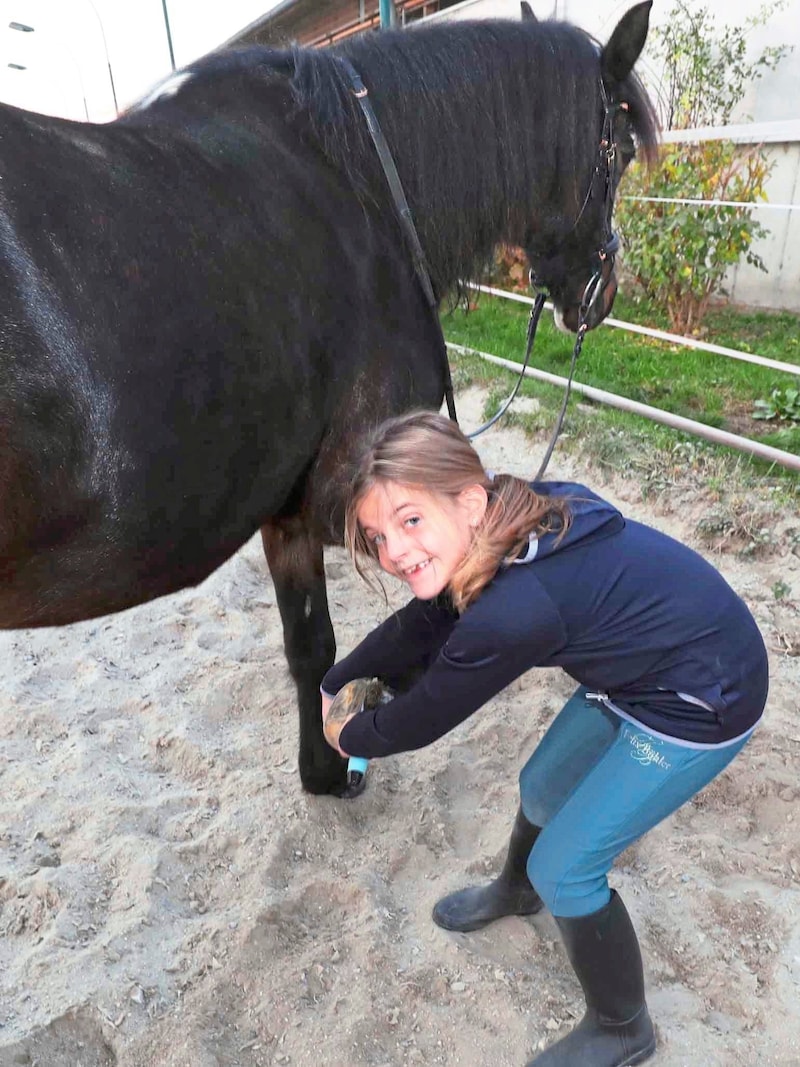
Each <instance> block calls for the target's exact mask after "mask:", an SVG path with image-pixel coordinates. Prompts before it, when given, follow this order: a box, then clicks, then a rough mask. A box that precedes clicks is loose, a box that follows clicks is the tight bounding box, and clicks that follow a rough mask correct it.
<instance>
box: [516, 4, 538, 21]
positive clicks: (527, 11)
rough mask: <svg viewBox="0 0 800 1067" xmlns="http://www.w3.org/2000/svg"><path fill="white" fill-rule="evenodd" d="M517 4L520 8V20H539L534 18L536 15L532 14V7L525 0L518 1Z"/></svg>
mask: <svg viewBox="0 0 800 1067" xmlns="http://www.w3.org/2000/svg"><path fill="white" fill-rule="evenodd" d="M519 6H520V8H521V9H522V21H523V22H538V21H539V20H538V19H537V18H536V16H535V15H534V13H533V9H532V8H531V5H530V4H529V3H528V2H527V0H522V2H521V3H520V5H519Z"/></svg>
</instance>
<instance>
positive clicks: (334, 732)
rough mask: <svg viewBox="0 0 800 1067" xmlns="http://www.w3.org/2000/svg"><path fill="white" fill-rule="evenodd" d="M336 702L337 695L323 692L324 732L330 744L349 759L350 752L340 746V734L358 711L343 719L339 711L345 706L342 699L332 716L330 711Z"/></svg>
mask: <svg viewBox="0 0 800 1067" xmlns="http://www.w3.org/2000/svg"><path fill="white" fill-rule="evenodd" d="M335 703H336V697H330V696H328V694H327V693H323V694H322V732H323V734H324V736H325V740H326V741H327V742H328V744H329V745H330V746H331V747H332V748H335V749H336V751H337V752H338V753H339V755H340V756H344V758H345V759H347V755H348V754H347V753H346V752H343V751H342V749H340V748H339V744H338V741H339V734H340V733H341V732H342V730H343V729H344V727H345V725H346V723H348V722H349V721H350V720H351V719H352V718H353V715H355V714H357V713H356V712H351V713H350V714H348V715H347V716H346V718H344V719H343V718H342V716H341V714H340V712H339V709H340V708H341V707H342V706H343V702H342V701H340V702H339V704H338V705H337V707H336V708H334V713H333V718H331V714H330V711H331V708H332V707H333V705H334V704H335ZM345 710H346V709H345Z"/></svg>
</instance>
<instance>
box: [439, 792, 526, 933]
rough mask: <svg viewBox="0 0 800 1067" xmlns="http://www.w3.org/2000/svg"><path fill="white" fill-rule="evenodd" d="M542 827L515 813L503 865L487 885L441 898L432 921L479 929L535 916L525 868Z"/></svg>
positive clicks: (455, 927)
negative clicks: (507, 917)
mask: <svg viewBox="0 0 800 1067" xmlns="http://www.w3.org/2000/svg"><path fill="white" fill-rule="evenodd" d="M540 832H541V828H540V827H539V826H534V825H533V824H532V823H529V822H528V820H527V819H526V818H525V815H524V814H523V812H522V808H520V809H519V811H518V812H517V818H516V821H515V823H514V829H513V830H512V831H511V840H510V842H509V845H508V855H507V856H506V862H505V866H504V867H503V871H502V873H501V875H500V877H499V878H496V879H495V880H494V881H493V882H490V883H489V885H485V886H471V887H470V888H469V889H461V890H459V891H458V892H457V893H451V894H450V896H449V897H442V899H441V900H440V901H438V903H437V904H435V905H434V908H433V921H434V922H435V923H436V925H437V926H441V927H443V928H444V929H445V930H458V931H460V932H462V933H465V932H466V931H468V930H480V928H481V927H482V926H486V925H487V924H488V923H490V922H494V920H495V919H502V918H503V916H505V915H535V914H536V912H537V911H540V910H541V908H542V901H541V899H540V897H539V894H538V893H537V892H536V890H535V889H534V888H533V886H532V885H531V883H530V882H529V881H528V875H527V873H526V871H525V867H526V865H527V862H528V856H529V855H530V852H531V849H532V848H533V843H534V841H535V840H536V838H537V837H538V836H539V833H540Z"/></svg>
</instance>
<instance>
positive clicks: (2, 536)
mask: <svg viewBox="0 0 800 1067" xmlns="http://www.w3.org/2000/svg"><path fill="white" fill-rule="evenodd" d="M261 103H262V105H263V107H262V110H261V111H260V112H259V114H258V116H257V118H256V119H255V120H254V119H253V118H252V109H251V108H248V101H246V100H244V101H241V103H240V114H239V116H238V117H237V115H236V112H235V109H234V111H233V113H232V112H231V104H230V103H227V104H226V105H225V107H224V108H222V109H221V110H220V111H219V112H214V110H213V109H206V110H204V109H199V110H198V109H197V108H194V109H192V110H190V111H184V110H183V109H182V107H181V102H180V100H179V99H176V100H175V101H173V102H172V104H171V105H167V106H159V105H158V104H156V105H154V107H153V109H152V112H151V113H150V114H148V113H147V112H146V111H145V112H144V113H141V114H136V115H131V116H129V117H126V118H123V119H122V120H120V121H118V122H116V123H111V124H109V125H108V126H89V125H87V126H83V125H81V124H74V123H66V122H63V121H60V120H48V119H45V118H43V117H38V116H26V115H25V114H24V113H21V112H17V111H14V110H13V109H9V114H10V119H9V121H8V122H7V123H6V125H5V134H6V135H5V138H4V148H5V151H4V153H3V154H4V156H7V157H8V159H9V166H8V167H6V166H5V160H4V168H5V169H6V172H7V173H6V174H5V175H4V190H3V192H4V199H3V202H2V205H0V216H1V217H0V230H2V253H1V254H0V276H2V277H3V281H4V284H3V286H2V290H3V295H2V297H0V301H2V305H0V316H1V317H2V322H3V327H2V331H3V332H2V346H3V364H4V366H3V377H4V378H5V379H6V387H5V388H4V396H3V397H2V398H0V412H2V415H1V416H0V418H1V419H2V425H0V432H1V433H2V436H0V496H2V500H0V515H2V518H0V579H2V584H1V585H0V625H11V626H16V625H24V624H33V623H37V622H43V623H49V622H63V621H70V619H71V618H80V617H85V616H86V615H87V614H98V613H101V612H105V611H108V610H116V609H117V608H119V607H125V606H129V605H130V604H133V603H138V602H140V601H142V600H145V599H149V598H150V597H152V596H157V595H161V594H162V593H165V592H169V591H171V590H173V589H177V588H180V587H182V586H184V585H186V584H191V583H193V582H196V581H198V580H200V579H201V578H203V577H205V576H206V575H207V574H208V573H209V572H210V571H211V570H212V569H213V568H214V567H216V566H217V565H218V564H219V563H221V562H223V560H224V559H225V558H227V556H229V555H230V554H231V553H232V552H233V551H235V549H236V548H237V547H238V546H239V545H240V544H241V543H242V542H243V541H244V540H246V538H247V537H249V536H250V535H251V534H252V532H253V531H254V530H255V529H256V528H257V527H258V525H260V524H261V523H262V522H263V521H264V519H265V518H266V517H268V516H270V515H274V514H276V513H279V512H280V511H281V509H282V508H285V507H286V506H287V502H288V501H290V499H291V497H292V494H293V493H295V492H296V491H297V486H298V483H300V482H301V481H302V480H303V479H304V478H305V477H307V476H308V474H309V472H310V471H312V470H313V468H314V462H315V458H316V457H317V456H318V455H319V454H320V452H323V453H324V454H326V455H328V456H329V457H332V456H333V455H334V454H336V456H337V463H338V460H339V459H340V458H342V453H343V451H344V446H343V440H342V437H343V435H342V434H341V433H340V432H339V428H340V426H341V425H342V421H343V420H344V421H345V422H346V423H347V424H348V425H352V422H351V421H350V419H356V420H357V419H358V418H359V417H360V416H361V415H364V416H366V415H368V414H371V415H372V416H373V417H374V416H375V413H376V411H379V410H380V409H381V407H382V406H383V407H385V408H386V410H393V409H394V408H396V407H397V406H398V404H402V403H403V401H405V403H408V401H409V400H411V399H413V397H414V396H415V395H416V393H415V386H414V385H413V383H411V384H409V383H408V382H403V381H402V376H400V379H398V376H397V374H396V373H395V371H396V367H395V366H394V365H393V361H395V360H396V359H397V355H396V352H397V349H396V348H395V344H396V345H397V346H398V348H399V349H400V351H401V352H403V350H404V349H405V350H406V353H407V351H408V348H409V347H414V346H417V345H419V344H424V343H425V342H426V341H427V343H429V330H430V323H429V321H428V320H429V316H428V317H426V315H425V313H424V312H425V309H424V308H423V307H421V300H420V297H419V294H418V292H417V290H416V288H415V286H416V283H415V279H414V278H413V275H411V272H410V269H409V267H408V264H407V262H406V260H405V256H404V253H403V252H402V250H400V249H398V248H397V246H396V243H394V242H393V235H392V234H391V232H390V230H387V229H386V228H385V227H384V226H383V225H380V224H378V222H377V221H376V216H375V215H371V214H370V213H369V212H367V211H365V209H364V206H363V205H362V204H361V203H359V201H358V200H357V199H356V198H355V197H354V196H353V195H352V191H351V190H350V189H349V188H348V186H347V184H346V183H345V182H344V181H343V180H342V178H341V177H340V176H339V175H338V174H337V173H336V171H335V170H333V169H332V168H331V167H330V166H329V165H328V164H327V163H326V162H325V161H324V159H323V158H322V156H321V155H320V153H319V150H318V149H316V148H315V146H314V144H313V141H312V140H310V139H309V140H304V138H303V137H302V136H299V132H298V123H297V119H295V120H294V121H289V120H288V119H287V114H288V113H289V110H290V108H289V104H290V101H289V98H288V94H287V90H286V89H285V87H283V86H282V85H280V84H279V83H277V82H276V84H275V85H274V86H272V87H271V89H270V87H268V91H266V92H265V93H264V94H263V98H262V101H261ZM4 119H5V116H2V117H0V123H2V122H3V121H4ZM12 138H13V139H14V141H15V142H16V141H17V140H18V141H19V142H20V143H22V142H23V141H24V145H25V147H24V151H21V153H20V155H19V157H18V158H17V159H16V160H15V161H12V157H13V152H12V145H11V143H10V142H11V139H12ZM410 312H411V313H410ZM415 312H419V315H418V316H417V315H416V314H415ZM417 317H418V318H419V321H417ZM401 358H403V359H408V355H407V354H405V355H402V356H401ZM412 377H413V375H412ZM422 377H423V378H425V374H424V373H423V375H422ZM375 378H377V379H378V384H377V385H376V387H375V388H376V397H372V396H370V382H371V381H372V380H373V379H375ZM398 380H399V381H400V384H396V383H397V382H398ZM398 389H399V392H400V393H401V394H402V397H401V396H399V395H398V396H394V395H392V394H394V393H395V392H396V391H397V390H398ZM426 390H427V391H428V392H431V395H433V392H432V390H433V391H435V384H431V385H427V384H426V383H425V382H424V381H423V383H422V393H421V394H419V395H424V393H425V392H426ZM348 409H349V410H348ZM332 438H335V439H336V441H335V444H332V443H331V439H332ZM335 466H336V464H333V463H329V467H330V468H334V467H335ZM326 484H327V485H328V492H329V494H330V493H334V494H335V492H337V491H338V490H337V488H336V486H334V485H333V483H332V482H331V481H330V480H329V479H328V480H326ZM329 503H330V502H329V501H328V502H326V507H327V506H328V505H329ZM323 510H324V509H323Z"/></svg>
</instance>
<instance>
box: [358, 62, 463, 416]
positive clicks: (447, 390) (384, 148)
mask: <svg viewBox="0 0 800 1067" xmlns="http://www.w3.org/2000/svg"><path fill="white" fill-rule="evenodd" d="M337 59H338V61H339V63H340V64H341V65H342V67H344V69H345V71H346V73H347V76H348V78H349V79H350V84H351V85H352V87H353V95H354V96H355V98H356V100H358V103H359V105H360V107H361V110H362V112H363V114H364V119H365V121H366V123H367V129H368V130H369V133H370V137H371V138H372V143H373V144H374V145H375V151H376V152H377V153H378V158H379V159H380V161H381V166H382V167H383V173H384V174H385V175H386V181H387V183H388V185H389V191H390V192H391V194H392V199H393V200H394V204H395V208H396V209H397V217H398V219H399V221H400V226H401V227H402V230H403V235H404V236H405V239H406V242H407V243H408V248H409V251H410V252H411V259H412V262H413V264H414V271H415V273H416V275H417V278H418V279H419V283H420V285H421V286H422V291H423V293H424V294H425V299H426V300H427V301H428V306H429V307H430V309H431V312H432V314H433V318H434V320H435V322H436V326H437V331H438V334H439V340H440V350H441V355H442V368H443V370H444V395H445V400H446V401H447V413H448V415H449V416H450V418H451V419H452V420H453V422H458V418H457V417H456V402H455V397H454V396H453V379H452V377H451V374H450V361H449V360H448V358H447V342H446V341H445V339H444V333H443V332H442V324H441V322H440V321H439V301H438V300H437V299H436V293H435V292H434V290H433V283H432V282H431V275H430V271H429V270H428V263H427V261H426V259H425V252H424V250H423V248H422V243H421V241H420V239H419V234H418V233H417V228H416V226H415V225H414V220H413V218H412V216H411V208H410V207H409V206H408V200H407V199H406V194H405V191H404V189H403V183H402V182H401V181H400V175H399V174H398V173H397V167H396V165H395V162H394V157H393V156H392V152H391V149H390V148H389V145H388V144H387V141H386V138H385V137H384V135H383V130H382V129H381V126H380V123H379V122H378V117H377V115H376V114H375V111H374V109H373V107H372V104H371V102H370V99H369V90H368V89H367V87H366V85H364V82H363V81H362V80H361V75H360V74H359V73H358V71H357V70H356V68H355V67H354V66H353V64H352V63H351V62H350V60H349V59H348V58H347V57H346V56H338V57H337Z"/></svg>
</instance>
